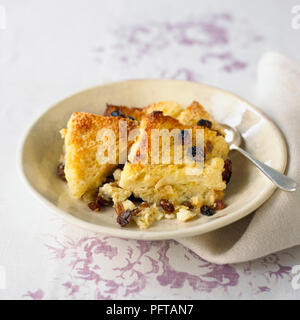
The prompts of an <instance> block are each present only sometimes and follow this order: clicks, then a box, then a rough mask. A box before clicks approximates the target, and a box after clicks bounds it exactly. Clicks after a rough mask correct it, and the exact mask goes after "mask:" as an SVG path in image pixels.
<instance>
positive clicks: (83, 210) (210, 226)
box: [20, 80, 287, 240]
mask: <svg viewBox="0 0 300 320" xmlns="http://www.w3.org/2000/svg"><path fill="white" fill-rule="evenodd" d="M161 100H174V101H177V102H178V103H180V104H182V105H183V106H187V105H188V104H190V103H191V102H192V101H193V100H197V101H199V102H200V103H201V104H203V105H204V106H205V108H207V110H208V111H209V112H211V114H212V115H213V117H214V118H215V119H216V120H217V121H219V122H223V123H227V124H229V125H231V126H236V127H237V128H238V129H239V130H240V132H241V133H242V135H243V138H244V142H245V145H244V147H245V148H246V150H248V151H249V152H250V153H252V154H253V155H254V156H255V157H256V158H257V159H259V160H261V161H263V162H265V163H267V164H268V165H270V166H272V167H273V168H275V169H277V170H279V171H281V172H284V169H285V166H286V161H287V149H286V145H285V141H284V139H283V137H282V135H281V133H280V131H279V129H278V128H277V127H276V126H275V125H274V124H273V123H272V122H271V121H270V120H269V119H268V118H266V116H265V115H263V114H262V113H261V112H260V111H259V110H257V109H256V108H255V107H253V106H252V105H250V104H249V103H248V102H246V101H244V100H242V99H241V98H239V97H237V96H235V95H233V94H231V93H228V92H225V91H223V90H220V89H216V88H213V87H210V86H206V85H203V84H199V83H193V82H186V81H176V80H132V81H124V82H118V83H111V84H107V85H103V86H99V87H96V88H92V89H89V90H86V91H83V92H80V93H78V94H75V95H73V96H71V97H70V98H67V99H65V100H63V101H61V102H59V103H58V104H57V105H55V106H53V107H52V108H50V109H49V110H48V111H46V112H45V113H44V114H43V115H42V116H41V117H40V118H39V119H38V120H37V121H36V122H35V123H34V124H33V125H32V126H31V128H30V129H29V131H28V133H27V135H26V137H25V139H24V141H23V143H22V146H21V150H20V167H21V170H22V172H23V175H24V177H25V180H26V181H27V183H28V185H29V187H30V188H31V189H32V190H33V191H34V193H35V194H36V195H37V196H38V198H39V199H40V200H42V201H43V202H44V203H45V204H46V205H47V207H48V208H49V209H51V210H52V211H54V212H55V213H57V214H58V215H59V216H61V217H62V218H64V219H65V220H66V221H69V222H71V223H74V224H76V225H78V226H80V227H83V228H86V229H89V230H92V231H96V232H100V233H103V234H108V235H112V236H118V237H122V238H135V239H149V240H150V239H151V240H154V239H170V238H180V237H187V236H193V235H197V234H201V233H205V232H208V231H211V230H214V229H217V228H220V227H223V226H225V225H227V224H229V223H232V222H234V221H236V220H238V219H241V218H242V217H244V216H246V215H247V214H249V213H251V212H252V211H254V210H255V209H256V208H258V207H259V206H260V205H261V204H262V203H263V202H264V201H266V200H267V199H268V198H269V197H270V196H271V194H272V193H273V192H274V190H275V186H274V185H273V184H272V183H271V182H270V181H269V180H268V179H267V178H266V177H265V176H263V174H262V173H260V172H259V170H258V169H256V168H255V167H254V166H253V165H252V164H251V163H250V162H249V161H247V160H246V159H244V158H243V157H242V156H241V155H239V154H238V153H236V152H234V151H233V152H232V153H231V154H230V157H231V159H232V161H233V175H232V178H231V182H230V184H229V185H228V189H227V192H226V197H225V203H226V204H227V207H226V208H225V209H224V210H222V211H219V213H217V214H216V215H214V216H213V217H210V218H208V217H201V218H199V219H195V220H193V221H190V222H187V223H180V222H177V221H176V220H164V221H160V222H157V223H156V224H154V225H153V226H151V227H150V228H149V229H148V230H146V231H141V230H139V229H138V228H137V227H136V226H135V225H134V224H132V225H130V226H127V227H125V228H121V227H120V226H119V225H118V224H117V223H116V215H115V212H114V210H113V209H111V208H108V209H107V210H105V211H103V212H102V211H101V212H100V213H94V212H92V211H90V210H89V209H88V207H87V206H86V204H85V203H83V202H82V201H79V200H74V199H71V198H70V197H69V195H68V190H67V185H66V184H65V183H64V182H62V181H60V180H59V179H58V178H57V177H56V174H55V170H56V165H57V162H58V159H59V157H60V155H61V152H62V145H63V141H62V139H61V138H60V135H59V132H58V131H59V130H60V129H61V128H63V127H65V126H66V123H67V120H68V119H69V117H70V115H71V113H72V112H73V111H87V112H93V113H98V114H102V113H103V111H104V109H105V105H106V103H112V104H117V105H118V104H122V105H128V106H138V107H141V106H146V105H148V104H150V103H153V102H157V101H161Z"/></svg>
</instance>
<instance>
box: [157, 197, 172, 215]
mask: <svg viewBox="0 0 300 320" xmlns="http://www.w3.org/2000/svg"><path fill="white" fill-rule="evenodd" d="M160 205H161V207H162V208H163V209H164V211H165V212H168V213H173V212H174V211H175V208H174V205H173V204H172V203H171V202H170V201H168V200H166V199H161V200H160Z"/></svg>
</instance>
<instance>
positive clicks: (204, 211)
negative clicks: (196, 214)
mask: <svg viewBox="0 0 300 320" xmlns="http://www.w3.org/2000/svg"><path fill="white" fill-rule="evenodd" d="M200 212H201V213H202V214H203V215H205V216H212V215H213V214H214V213H215V210H214V209H213V208H211V207H209V206H202V207H201V209H200Z"/></svg>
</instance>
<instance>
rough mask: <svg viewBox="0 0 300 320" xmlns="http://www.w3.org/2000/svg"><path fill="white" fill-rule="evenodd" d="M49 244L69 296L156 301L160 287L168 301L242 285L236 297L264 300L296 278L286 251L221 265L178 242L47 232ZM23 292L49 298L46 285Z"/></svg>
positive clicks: (63, 289)
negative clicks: (240, 262) (55, 234)
mask: <svg viewBox="0 0 300 320" xmlns="http://www.w3.org/2000/svg"><path fill="white" fill-rule="evenodd" d="M74 228H75V227H74ZM63 229H64V228H62V229H61V230H62V231H63ZM82 232H83V231H81V233H82ZM45 247H46V249H47V251H48V253H50V257H49V267H50V264H51V262H52V263H55V264H56V265H57V264H59V265H60V266H61V267H62V268H63V270H64V272H63V273H62V274H58V275H56V277H55V278H54V279H52V282H54V283H55V284H56V286H57V287H59V288H60V292H61V294H60V298H65V299H76V298H80V299H100V300H110V299H136V298H138V299H144V298H145V299H146V298H150V299H157V298H161V296H160V293H159V292H160V291H161V290H166V291H167V292H168V296H167V298H169V299H176V298H178V297H180V298H185V299H192V298H197V297H198V296H200V297H201V296H203V295H207V294H214V295H215V296H216V297H217V298H224V297H226V296H229V295H230V294H232V292H233V291H234V290H235V288H239V290H240V287H243V288H244V289H243V290H242V291H238V292H237V293H235V297H236V298H243V294H244V293H245V292H247V293H249V292H251V294H252V295H253V296H256V297H258V298H259V297H260V296H263V297H267V295H268V294H269V293H270V292H271V291H272V290H271V286H272V285H273V286H274V284H278V285H280V282H281V281H290V280H291V274H290V271H291V267H290V266H289V265H288V264H286V262H284V261H286V258H292V256H291V254H288V253H287V252H282V253H278V254H272V255H270V256H268V257H265V258H262V259H258V260H255V261H252V262H248V263H244V264H238V265H216V264H213V263H210V262H207V261H205V260H203V259H202V258H201V257H199V256H198V255H196V254H195V253H194V252H192V251H191V250H189V249H187V248H184V247H183V246H182V245H181V244H179V243H178V242H176V241H174V240H168V241H138V240H136V241H135V240H126V239H118V238H112V237H106V236H99V235H93V234H90V233H89V235H82V236H81V235H80V236H79V237H77V239H76V240H75V239H72V238H70V237H69V236H68V237H67V236H66V235H65V234H64V232H59V234H58V236H55V237H54V236H53V235H48V236H47V241H46V243H45ZM257 278H259V281H257ZM149 289H152V290H150V291H151V292H152V294H151V295H149ZM182 290H183V291H184V292H185V293H184V295H183V294H182V292H183V291H182ZM153 292H157V295H153ZM23 296H24V297H27V298H29V299H35V300H37V299H47V298H48V297H47V290H46V289H44V288H42V289H41V288H33V289H31V290H28V291H27V292H26V293H25V294H24V295H23ZM52 298H53V297H52Z"/></svg>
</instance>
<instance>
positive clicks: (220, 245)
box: [179, 52, 300, 264]
mask: <svg viewBox="0 0 300 320" xmlns="http://www.w3.org/2000/svg"><path fill="white" fill-rule="evenodd" d="M256 91H257V100H256V101H257V105H258V106H259V107H260V108H261V109H262V110H263V111H264V112H265V113H266V114H267V115H268V116H269V117H270V118H271V119H272V120H273V121H274V122H275V123H276V124H277V125H278V126H279V128H280V129H281V130H282V132H283V134H284V135H285V138H286V140H287V144H288V147H289V162H288V168H287V170H286V173H287V174H288V175H289V176H290V177H291V178H293V179H295V180H296V181H297V182H298V185H299V182H300V65H299V64H298V63H296V62H295V61H291V60H289V59H288V58H286V57H284V56H282V55H280V54H278V53H274V52H268V53H266V54H265V55H264V56H263V57H262V58H261V60H260V62H259V65H258V80H257V88H256ZM179 242H180V243H182V244H183V245H185V246H186V247H188V248H189V249H191V250H192V251H194V252H196V253H197V254H198V255H199V256H201V257H202V258H204V259H206V260H208V261H210V262H214V263H217V264H225V263H237V262H242V261H248V260H252V259H256V258H259V257H262V256H265V255H267V254H270V253H273V252H276V251H279V250H282V249H285V248H289V247H292V246H295V245H299V244H300V187H298V189H297V191H296V192H293V193H288V192H284V191H281V190H276V192H275V193H274V195H273V196H272V197H271V198H270V199H269V200H268V201H267V202H266V203H264V204H263V205H262V206H261V207H260V208H259V209H258V210H257V211H256V212H255V213H254V214H251V215H249V216H247V217H245V218H244V219H242V220H240V221H237V222H235V223H233V224H231V225H229V226H226V227H224V228H222V229H219V230H216V231H213V232H210V233H207V234H204V235H200V236H196V237H191V238H185V239H181V240H179Z"/></svg>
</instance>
